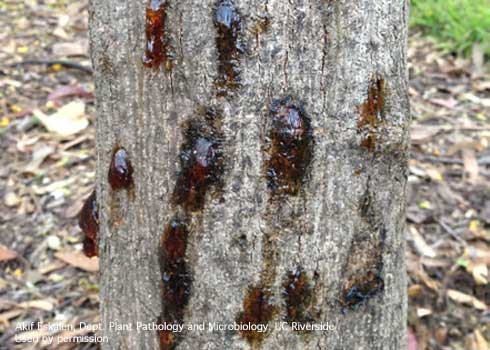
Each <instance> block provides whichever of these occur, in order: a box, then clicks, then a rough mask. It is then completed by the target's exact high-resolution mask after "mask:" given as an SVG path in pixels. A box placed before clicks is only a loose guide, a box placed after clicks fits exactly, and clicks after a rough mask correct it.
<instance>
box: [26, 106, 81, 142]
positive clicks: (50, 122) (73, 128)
mask: <svg viewBox="0 0 490 350" xmlns="http://www.w3.org/2000/svg"><path fill="white" fill-rule="evenodd" d="M33 114H34V116H36V117H37V118H38V119H39V120H40V121H41V123H42V124H43V125H44V126H45V127H46V129H48V130H49V131H51V132H54V133H56V134H58V135H60V136H63V137H66V136H71V135H73V134H76V133H78V132H80V131H82V130H84V129H85V128H87V126H88V124H89V123H88V119H87V116H86V115H85V103H83V102H81V101H74V102H70V103H68V104H66V105H64V106H63V107H61V108H60V109H59V110H58V111H57V112H56V113H54V114H52V115H50V116H47V115H46V114H44V113H43V112H41V111H40V110H34V111H33Z"/></svg>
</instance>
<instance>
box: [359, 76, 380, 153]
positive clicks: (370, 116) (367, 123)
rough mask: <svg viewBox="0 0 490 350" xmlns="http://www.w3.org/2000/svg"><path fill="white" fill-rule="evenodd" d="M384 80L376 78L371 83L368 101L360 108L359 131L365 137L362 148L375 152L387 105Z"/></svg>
mask: <svg viewBox="0 0 490 350" xmlns="http://www.w3.org/2000/svg"><path fill="white" fill-rule="evenodd" d="M384 95H385V87H384V80H383V79H382V78H380V77H374V78H372V79H371V81H370V82H369V89H368V97H367V100H366V101H365V102H364V103H363V104H361V106H360V107H359V120H358V122H357V131H358V133H362V134H363V135H364V139H363V140H362V141H361V147H363V148H365V149H367V150H368V151H369V152H373V151H374V150H375V148H376V140H377V137H376V131H377V130H376V129H377V127H378V125H379V123H380V122H381V120H382V116H383V112H384V104H385V97H384Z"/></svg>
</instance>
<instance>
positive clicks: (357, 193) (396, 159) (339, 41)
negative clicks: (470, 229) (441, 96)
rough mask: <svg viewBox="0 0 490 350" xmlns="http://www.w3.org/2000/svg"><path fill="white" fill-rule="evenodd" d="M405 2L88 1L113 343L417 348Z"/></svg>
mask: <svg viewBox="0 0 490 350" xmlns="http://www.w3.org/2000/svg"><path fill="white" fill-rule="evenodd" d="M407 15H408V1H406V0H369V1H368V0H365V1H358V0H343V1H333V0H308V1H307V0H290V1H277V0H265V1H244V0H235V1H233V0H218V1H215V0H213V1H203V0H199V1H197V0H181V1H167V2H164V1H162V0H149V2H148V3H145V1H143V0H139V1H135V0H130V1H113V0H98V1H93V2H92V7H91V14H90V20H91V29H90V34H91V49H92V60H93V66H94V69H95V81H96V107H97V169H98V172H97V174H98V175H97V199H98V205H99V211H100V212H99V219H100V228H99V252H100V258H101V260H100V261H101V312H102V324H103V325H104V326H105V329H104V331H103V335H105V336H108V337H109V342H108V343H103V344H102V349H131V350H133V349H139V350H145V349H158V348H159V347H160V348H162V349H192V350H194V349H258V348H261V349H285V348H286V349H403V348H404V347H405V332H406V328H405V327H406V277H405V265H404V213H405V187H406V175H407V174H406V171H407V164H406V162H407V153H408V123H409V102H408V96H407V77H406V36H407ZM283 321H284V322H288V323H290V324H293V322H298V323H300V324H313V325H317V326H318V325H321V322H323V326H324V327H327V328H328V330H318V329H316V330H312V331H296V330H291V329H288V328H287V327H286V329H284V330H281V329H275V325H277V324H280V322H283ZM110 322H117V323H119V324H120V325H122V326H124V325H132V329H131V330H122V329H117V328H115V327H114V324H112V325H111V324H110ZM138 322H140V323H144V324H151V323H155V324H158V325H160V326H161V327H162V325H163V324H165V322H166V323H185V325H186V326H187V325H188V324H199V323H202V322H206V328H205V329H204V330H199V329H196V330H184V331H183V332H182V333H172V332H170V331H165V330H160V331H156V330H150V331H141V332H138V331H137V329H136V327H137V325H138ZM208 322H219V323H222V324H229V325H235V323H236V324H238V325H240V326H241V327H242V328H237V329H232V330H223V331H222V330H214V331H210V330H209V329H208V326H209V324H208ZM249 322H250V323H252V324H257V325H259V326H264V325H269V329H268V331H267V332H259V331H254V330H247V329H245V328H244V327H245V325H247V324H249ZM327 322H328V325H327Z"/></svg>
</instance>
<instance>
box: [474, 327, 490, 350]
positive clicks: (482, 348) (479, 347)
mask: <svg viewBox="0 0 490 350" xmlns="http://www.w3.org/2000/svg"><path fill="white" fill-rule="evenodd" d="M473 333H474V335H475V343H476V350H488V343H487V341H486V340H485V338H484V337H483V335H482V334H481V332H480V331H479V330H478V329H477V330H475V331H474V332H473Z"/></svg>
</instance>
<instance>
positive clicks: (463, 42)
mask: <svg viewBox="0 0 490 350" xmlns="http://www.w3.org/2000/svg"><path fill="white" fill-rule="evenodd" d="M410 17H411V19H410V22H411V25H412V27H413V28H420V29H422V31H423V32H424V33H426V34H427V35H428V36H429V37H431V38H433V39H435V41H436V42H437V43H438V44H439V45H440V46H441V47H442V48H443V49H445V50H447V51H450V52H455V53H457V54H460V55H465V56H468V55H469V54H471V48H472V46H473V43H480V44H481V45H482V47H483V50H484V52H485V54H486V55H490V0H412V1H411V16H410Z"/></svg>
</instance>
